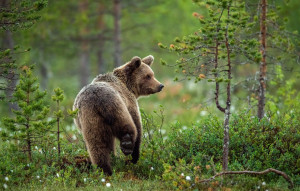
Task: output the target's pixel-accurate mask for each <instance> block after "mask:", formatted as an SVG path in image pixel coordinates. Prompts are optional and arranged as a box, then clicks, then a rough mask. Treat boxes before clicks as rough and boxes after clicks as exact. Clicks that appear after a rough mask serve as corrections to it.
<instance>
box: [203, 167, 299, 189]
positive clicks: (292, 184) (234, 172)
mask: <svg viewBox="0 0 300 191" xmlns="http://www.w3.org/2000/svg"><path fill="white" fill-rule="evenodd" d="M270 172H274V173H275V174H278V175H280V176H282V177H283V178H284V179H285V180H286V181H287V182H289V184H290V185H289V188H290V189H291V188H293V187H294V183H293V181H292V180H291V178H290V177H289V176H288V175H287V174H285V173H284V172H282V171H279V170H276V169H273V168H268V169H266V170H264V171H260V172H257V171H247V170H246V171H225V172H220V173H217V174H215V175H214V176H212V177H210V178H208V179H203V180H200V181H199V183H205V182H210V181H212V180H214V179H215V178H216V177H218V176H223V175H229V174H249V175H264V174H267V173H270Z"/></svg>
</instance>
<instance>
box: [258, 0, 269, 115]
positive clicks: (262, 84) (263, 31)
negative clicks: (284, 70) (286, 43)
mask: <svg viewBox="0 0 300 191" xmlns="http://www.w3.org/2000/svg"><path fill="white" fill-rule="evenodd" d="M266 15H267V0H261V17H260V43H261V44H260V52H261V55H262V59H261V62H260V70H259V96H258V97H259V98H258V111H257V117H258V118H259V119H262V118H263V117H264V114H265V111H264V110H265V102H266V100H265V91H266V73H267V63H266V48H267V47H266V37H267V27H266Z"/></svg>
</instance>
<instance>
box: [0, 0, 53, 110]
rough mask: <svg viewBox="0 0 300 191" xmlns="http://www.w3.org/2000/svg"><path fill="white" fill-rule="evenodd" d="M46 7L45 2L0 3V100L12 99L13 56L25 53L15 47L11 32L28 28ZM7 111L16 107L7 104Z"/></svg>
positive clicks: (22, 0)
mask: <svg viewBox="0 0 300 191" xmlns="http://www.w3.org/2000/svg"><path fill="white" fill-rule="evenodd" d="M46 5H47V1H46V0H37V1H29V0H20V1H17V0H1V1H0V11H1V12H0V35H1V36H2V38H1V47H0V100H1V99H4V98H5V97H7V100H9V99H11V98H12V94H13V92H14V89H15V87H16V83H17V77H16V75H17V71H16V67H17V64H16V63H15V54H17V53H21V52H26V51H27V50H25V51H21V50H19V48H18V46H16V45H15V43H14V38H13V34H12V32H16V31H19V30H24V29H28V28H30V27H31V26H32V25H33V24H34V23H35V22H36V21H37V20H38V19H39V18H40V16H39V15H38V14H37V12H39V11H40V10H42V9H43V8H44V7H45V6H46ZM17 44H19V43H17ZM4 91H5V94H6V96H4ZM9 109H17V106H16V105H15V104H12V103H10V102H9Z"/></svg>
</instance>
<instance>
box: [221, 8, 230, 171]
mask: <svg viewBox="0 0 300 191" xmlns="http://www.w3.org/2000/svg"><path fill="white" fill-rule="evenodd" d="M227 15H228V20H229V17H230V6H228V8H227ZM225 46H226V52H227V67H228V70H227V79H228V80H229V81H228V82H227V89H226V96H227V100H226V109H225V112H224V139H223V163H222V169H223V171H227V170H228V155H229V120H230V106H231V79H232V77H231V70H232V66H231V60H230V47H229V40H228V23H227V27H226V33H225Z"/></svg>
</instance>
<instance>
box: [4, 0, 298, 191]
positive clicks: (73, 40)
mask: <svg viewBox="0 0 300 191" xmlns="http://www.w3.org/2000/svg"><path fill="white" fill-rule="evenodd" d="M205 2H209V1H205ZM212 2H213V1H212ZM216 2H218V1H216ZM220 2H221V1H220ZM242 2H244V4H245V10H247V11H248V12H249V14H250V20H251V21H252V22H256V23H258V24H259V20H257V21H255V16H256V17H257V18H258V19H259V18H260V13H261V12H260V7H259V2H260V1H256V0H255V1H250V0H249V1H247V0H246V1H242ZM198 3H199V2H197V1H191V0H178V1H177V0H176V1H174V0H145V1H137V0H133V1H120V0H113V1H104V0H102V1H91V0H80V1H73V0H70V1H51V0H48V1H28V0H22V1H14V0H2V1H1V10H8V9H10V8H11V9H12V10H14V11H16V12H15V13H16V14H17V15H19V17H18V16H13V14H12V15H10V16H12V18H13V19H11V20H10V21H13V22H14V23H13V24H9V23H8V22H7V20H6V19H5V18H6V17H7V16H5V11H2V12H1V36H2V38H1V39H0V44H1V56H2V57H1V64H3V63H5V62H7V60H6V59H7V58H6V56H7V55H9V57H10V58H9V60H10V61H11V62H12V63H14V66H13V67H11V68H9V71H10V72H11V73H13V74H16V75H14V77H11V76H10V73H9V74H8V75H6V74H4V73H3V71H4V69H3V68H1V72H2V73H1V78H0V85H1V94H0V96H1V102H0V113H1V118H5V117H8V118H9V117H11V118H13V117H14V116H15V114H14V113H13V112H12V109H15V110H17V109H18V106H17V104H16V103H12V102H9V100H10V99H12V98H13V92H14V89H15V88H16V85H17V84H19V83H18V80H19V74H20V73H22V72H24V70H27V67H31V66H32V65H33V66H34V69H33V70H32V75H33V76H36V77H37V78H38V80H37V82H38V83H39V84H40V87H39V89H40V90H46V91H47V93H45V98H44V99H45V104H46V105H47V104H48V105H50V108H49V111H50V114H49V116H48V117H49V119H50V118H51V117H52V118H53V119H57V118H62V119H61V122H60V125H61V128H62V129H61V131H62V132H61V135H60V137H61V144H62V153H64V154H65V155H67V157H66V158H67V160H68V161H72V160H73V159H74V158H76V157H78V156H87V153H86V151H85V149H84V146H83V142H82V137H81V135H80V134H78V132H77V130H76V127H75V126H74V124H73V120H72V117H71V116H69V113H68V112H67V111H68V109H71V108H72V105H73V102H74V98H75V96H76V95H77V93H78V92H79V91H80V89H81V88H82V87H83V86H85V85H87V84H88V83H90V82H91V81H92V79H93V78H94V77H95V76H97V75H98V74H99V73H106V72H110V71H112V70H113V68H115V67H117V66H120V65H122V64H124V63H126V62H127V61H129V60H130V59H131V58H132V57H133V56H139V57H141V58H143V57H145V56H147V55H150V54H151V55H153V56H154V57H155V62H154V64H153V66H152V68H153V70H154V72H155V76H156V78H157V79H158V80H159V81H161V82H162V83H163V84H164V85H165V88H164V90H163V91H162V92H160V93H159V94H156V95H151V96H149V97H147V98H141V99H139V105H140V108H141V110H142V116H143V117H144V118H145V119H146V120H143V124H144V128H145V134H144V139H145V144H144V155H143V157H142V158H141V160H142V162H140V163H139V165H138V167H134V165H132V166H129V167H126V166H125V165H124V164H122V163H121V161H122V160H123V158H122V156H119V157H120V158H121V159H120V158H118V157H117V159H115V161H114V162H115V166H117V167H116V172H117V173H116V174H117V175H115V176H113V178H111V180H110V182H111V184H112V185H113V187H114V188H115V189H117V188H127V189H128V188H131V187H132V186H133V184H136V185H134V186H137V188H140V189H141V188H147V187H152V186H154V185H155V187H156V186H157V189H165V188H168V189H197V188H198V189H201V188H202V189H204V188H205V189H209V188H212V189H237V190H239V189H241V188H243V189H244V188H245V189H257V190H259V189H260V187H263V186H264V187H263V188H265V189H268V187H267V186H270V188H271V189H279V190H281V189H282V190H284V189H286V188H287V186H288V185H287V184H286V183H285V181H284V180H283V179H282V180H281V179H280V178H279V179H278V177H276V176H271V175H270V176H266V177H263V178H256V177H255V178H252V179H251V181H248V177H246V178H245V177H243V178H242V179H239V178H237V179H236V180H235V183H232V182H231V183H230V182H229V181H227V182H226V181H225V183H224V184H223V183H222V184H221V183H219V182H218V181H215V182H213V184H205V185H204V187H203V185H202V184H199V183H198V182H199V179H200V178H205V177H209V176H210V175H213V174H216V171H220V170H221V168H222V164H221V163H222V141H223V140H222V139H223V135H222V131H223V116H222V112H220V111H219V110H218V108H217V107H216V106H215V84H214V83H210V82H209V81H210V80H209V75H208V74H207V73H203V74H202V73H201V72H200V73H197V74H195V76H194V77H195V79H196V80H194V78H192V79H191V80H189V79H188V78H186V77H185V76H186V75H185V74H186V70H185V69H182V68H178V67H177V64H178V60H180V59H181V58H182V54H181V53H178V54H174V46H175V45H176V43H178V42H179V41H178V39H179V38H180V39H181V38H182V37H184V36H189V35H190V34H195V32H199V28H200V26H201V25H202V24H203V23H202V22H201V20H202V19H204V20H205V19H206V18H208V17H209V12H208V7H205V6H198V5H197V4H198ZM268 6H269V7H268V10H274V12H271V11H270V12H269V13H268V14H270V15H268V16H269V17H268V18H271V17H272V16H274V14H275V15H276V16H277V17H276V19H270V21H272V22H278V25H279V26H282V27H283V26H284V27H285V28H284V29H282V30H283V31H284V32H285V33H282V34H285V36H282V38H284V40H286V39H287V41H288V42H291V43H293V44H294V45H293V48H292V49H290V48H289V47H287V48H286V47H285V46H280V45H279V47H278V48H277V49H276V50H275V51H274V49H275V48H274V47H272V48H273V49H272V51H271V50H270V53H272V55H271V54H270V55H268V56H267V58H266V60H267V64H268V70H267V78H266V79H267V80H266V84H267V85H266V106H265V113H266V114H265V118H264V119H262V120H259V119H257V118H256V115H257V104H258V100H259V95H258V92H259V91H258V89H259V81H258V79H259V67H260V65H259V63H252V62H248V60H246V61H244V60H242V59H240V60H241V61H240V63H239V64H236V67H233V69H232V73H233V75H236V76H238V77H236V78H234V81H233V82H232V83H233V85H232V87H231V91H232V100H231V109H230V111H231V113H232V114H233V118H232V122H231V125H230V127H232V129H231V130H230V131H233V132H232V137H231V139H232V143H231V144H232V146H231V147H232V149H233V151H232V152H231V154H230V161H231V162H229V163H230V165H229V168H230V169H231V170H245V169H250V170H264V169H266V168H276V169H278V170H282V171H284V172H286V173H287V174H288V175H289V176H291V177H292V180H293V182H294V184H295V185H296V189H297V186H298V187H299V184H300V183H299V181H300V177H299V172H300V160H299V156H300V147H299V140H300V138H299V126H298V125H299V124H300V122H299V119H300V115H299V110H300V104H298V102H299V101H300V100H299V99H300V95H299V91H298V90H299V88H300V87H299V86H300V81H299V80H298V79H299V76H300V70H299V60H298V57H299V44H297V38H299V35H298V31H300V25H299V15H300V2H299V1H297V0H290V1H281V0H274V1H271V0H269V1H268ZM15 7H16V8H17V9H13V8H15ZM27 9H28V10H30V9H32V12H30V11H29V12H30V13H28V15H26V14H27V13H26V14H24V15H23V16H22V15H21V12H18V11H20V10H23V11H24V10H25V12H26V11H27ZM251 18H252V19H251ZM199 19H200V22H199ZM249 22H250V21H249ZM16 23H18V24H16ZM270 25H272V24H270ZM267 29H268V35H270V36H272V34H274V35H275V34H276V35H278V34H277V30H279V29H278V28H277V29H276V28H273V27H267ZM258 33H259V30H258V31H256V32H254V33H253V36H251V35H250V34H249V38H250V37H251V38H257V42H258V43H259V42H260V39H259V34H258ZM245 36H246V34H245ZM279 37H280V35H279ZM246 38H247V36H246ZM276 39H277V40H278V39H279V38H278V36H277V37H276ZM284 40H283V41H284ZM179 43H180V42H179ZM174 44H175V45H174ZM274 44H275V43H274ZM283 44H285V43H283ZM268 45H270V46H271V45H273V42H272V43H269V44H268V42H267V47H268ZM277 45H278V44H277ZM255 48H256V51H257V52H259V51H260V49H259V46H256V47H255ZM280 48H281V49H280ZM7 49H10V50H11V51H9V52H8V51H6V50H7ZM166 49H167V50H166ZM267 50H268V49H267ZM3 55H4V56H3ZM275 57H276V58H275ZM279 57H280V58H279ZM10 61H9V62H10ZM166 63H167V64H166ZM200 65H201V64H200ZM24 67H25V69H24ZM2 74H3V75H2ZM200 74H202V76H200ZM26 75H28V74H26ZM206 79H207V80H206ZM57 87H59V88H61V89H62V90H63V94H64V98H63V99H61V100H59V99H56V100H55V99H53V98H52V100H54V102H53V101H52V100H51V97H52V95H54V94H56V95H58V94H59V93H57V92H58V90H56V92H54V91H53V90H54V89H55V88H57ZM225 90H226V89H225V88H224V89H221V90H220V92H221V93H220V104H221V105H224V104H225V103H226V93H225V92H224V91H225ZM57 100H59V101H61V102H60V105H59V108H58V109H60V110H61V113H62V114H59V115H57V114H58V113H56V114H55V113H53V112H54V111H56V109H57V102H56V101H57ZM291 111H293V112H291ZM297 111H298V112H297ZM51 113H53V114H51ZM62 116H65V117H64V118H63V117H62ZM247 122H248V123H247ZM50 126H51V127H49V128H50V129H49V132H55V131H54V129H56V128H57V127H56V126H55V125H54V124H51V125H50ZM0 128H1V129H0V130H1V131H2V132H6V128H7V127H6V126H5V122H3V120H2V122H1V123H0ZM51 128H52V129H51ZM251 131H252V132H253V131H254V132H256V133H260V135H261V136H257V140H255V141H256V143H255V144H254V143H253V142H252V141H253V140H254V138H255V139H256V136H255V135H249V136H248V135H247V134H250V132H251ZM7 132H8V131H7ZM274 132H275V133H274ZM254 134H255V133H254ZM256 135H257V134H256ZM55 136H56V135H55ZM206 136H207V137H206ZM3 137H5V136H4V135H3ZM50 137H51V136H50ZM184 138H185V139H184ZM238 138H239V139H238ZM50 139H51V138H49V140H46V139H45V140H43V145H42V144H40V145H39V144H36V145H33V146H32V147H33V148H35V147H36V148H37V149H35V150H36V151H37V153H36V154H35V155H36V156H34V152H33V159H32V160H33V161H35V162H33V161H31V162H30V163H28V161H27V159H26V157H24V156H23V158H22V149H21V152H20V149H19V151H18V152H20V153H19V154H20V156H19V154H18V155H17V156H15V158H14V160H12V161H8V160H2V159H1V165H0V166H1V171H2V173H1V176H0V179H1V180H0V182H1V183H2V185H3V188H7V187H8V188H11V187H12V188H14V187H16V188H19V189H20V188H21V187H20V185H23V184H25V185H26V187H28V189H36V188H39V186H45V185H46V186H49V185H52V184H54V183H53V182H52V183H50V182H51V181H54V182H58V183H59V184H58V186H61V187H67V185H72V186H76V187H78V186H83V187H89V186H91V185H92V186H95V187H97V186H99V185H100V186H106V188H107V187H108V186H107V180H105V181H106V182H105V181H104V183H103V182H100V183H99V182H97V181H96V180H95V178H96V175H97V173H99V174H101V173H100V172H98V171H97V170H94V171H93V172H89V171H84V172H83V173H82V171H80V176H77V177H76V176H75V174H76V173H79V172H77V170H76V169H77V167H76V168H75V167H74V169H73V168H72V169H67V170H66V169H62V168H60V166H59V165H57V164H60V162H57V160H54V158H55V159H56V158H59V156H57V153H56V152H54V151H53V148H55V149H57V146H56V143H54V142H53V141H51V140H50ZM235 139H236V140H235ZM278 139H281V140H282V143H281V142H280V141H278ZM1 141H2V142H1V144H2V146H3V148H5V149H3V150H2V151H1V152H2V153H1V155H2V156H1V157H2V158H3V159H8V158H9V157H12V156H13V152H12V150H14V149H16V148H11V144H16V143H12V142H13V141H12V139H11V140H10V139H8V140H7V138H3V139H1ZM255 141H254V142H255ZM154 142H155V143H154ZM174 142H175V143H174ZM278 142H280V145H276V143H278ZM249 143H250V144H253V145H255V146H253V147H251V148H248V147H247V145H248V146H249ZM281 144H282V145H283V146H282V145H281ZM286 144H287V145H286ZM290 144H293V148H292V146H291V145H290ZM74 145H75V146H74ZM241 145H243V146H241ZM218 146H220V147H218ZM281 146H282V148H281ZM241 147H243V148H244V150H243V151H241V150H239V149H240V148H241ZM246 147H247V148H248V149H245V148H246ZM40 148H43V151H42V152H39V149H40ZM206 148H207V150H206V151H203V150H205V149H206ZM210 149H211V150H210ZM272 149H273V150H272ZM276 149H277V150H278V152H279V153H276V152H277V151H274V150H276ZM17 150H18V149H17ZM33 150H34V149H33ZM164 150H165V152H169V151H170V153H172V154H171V156H169V155H168V156H164V155H161V157H158V156H156V155H154V154H153V152H154V151H157V153H158V154H157V155H159V154H160V153H164ZM167 150H168V151H167ZM202 151H203V152H202ZM273 152H274V153H273ZM8 153H10V154H8ZM38 153H41V155H42V156H39V154H38ZM261 153H264V154H263V155H262V154H261ZM47 154H48V155H47ZM273 154H274V155H273ZM46 155H47V156H46ZM153 155H154V156H153ZM260 155H261V156H260ZM51 156H52V157H53V159H49V158H51ZM262 156H263V157H262ZM274 156H276V157H279V158H280V159H279V161H280V162H278V163H272V160H273V158H274ZM155 158H156V159H157V161H155V160H154V159H155ZM167 158H168V159H167ZM4 161H6V162H4ZM41 161H47V162H41ZM58 161H59V160H58ZM263 161H268V162H266V163H264V162H263ZM287 161H290V163H288V164H287ZM10 162H11V163H10ZM19 162H20V164H24V166H25V167H26V165H27V164H32V166H34V167H32V169H30V170H28V172H27V171H26V172H25V174H24V172H23V171H22V169H24V168H25V167H24V166H19V167H14V165H15V164H17V163H19ZM56 162H57V163H56ZM8 163H10V164H8ZM45 164H47V165H46V166H47V167H46V166H45V167H44V169H43V170H40V171H38V170H37V168H39V167H41V166H43V165H45ZM55 164H56V165H57V166H55ZM284 164H285V165H284ZM29 166H30V165H29ZM53 166H54V167H53ZM50 167H53V168H50ZM293 167H294V168H295V169H292V168H293ZM29 168H30V167H29ZM152 168H153V169H155V170H154V171H153V169H152ZM172 168H175V169H177V170H174V172H172V170H170V169H172ZM191 169H192V170H193V172H190V171H191ZM199 169H202V170H199ZM11 170H13V171H15V172H11ZM68 170H69V171H68ZM198 170H199V172H198ZM200 171H201V173H200ZM17 172H18V173H19V175H20V177H19V178H20V181H21V183H20V181H17V179H16V180H12V179H14V177H16V176H17V174H16V173H17ZM67 172H68V173H71V174H73V175H69V176H70V177H69V179H68V174H67ZM187 173H190V176H189V177H190V179H192V180H190V179H189V178H187V176H185V175H182V174H187ZM57 174H58V175H57ZM199 174H201V176H200V175H199ZM42 176H45V179H41V177H42ZM177 176H178V178H175V177H177ZM37 177H39V178H37ZM101 177H104V175H103V174H101ZM197 177H198V178H197ZM6 178H7V179H9V180H6ZM98 178H99V177H98ZM32 179H34V180H35V181H32ZM197 179H198V180H197ZM40 180H42V183H40V182H41V181H40ZM99 180H100V179H99ZM119 180H121V181H119ZM127 180H130V182H129V183H128V182H126V181H127ZM140 180H142V182H139V181H140ZM161 180H163V181H165V182H167V183H162V182H161ZM68 181H69V182H68ZM92 181H93V183H92ZM189 181H191V182H189ZM197 181H198V182H197ZM268 181H269V182H271V183H270V185H269V184H268V185H267V186H265V185H263V183H264V184H266V183H265V182H268ZM137 182H138V183H137ZM192 182H193V183H192ZM88 183H89V184H88ZM97 183H99V184H98V185H97ZM5 185H6V186H5ZM245 185H247V186H246V187H245ZM109 187H110V186H109ZM258 187H259V188H258ZM49 188H50V187H49ZM270 188H269V189H270Z"/></svg>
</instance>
